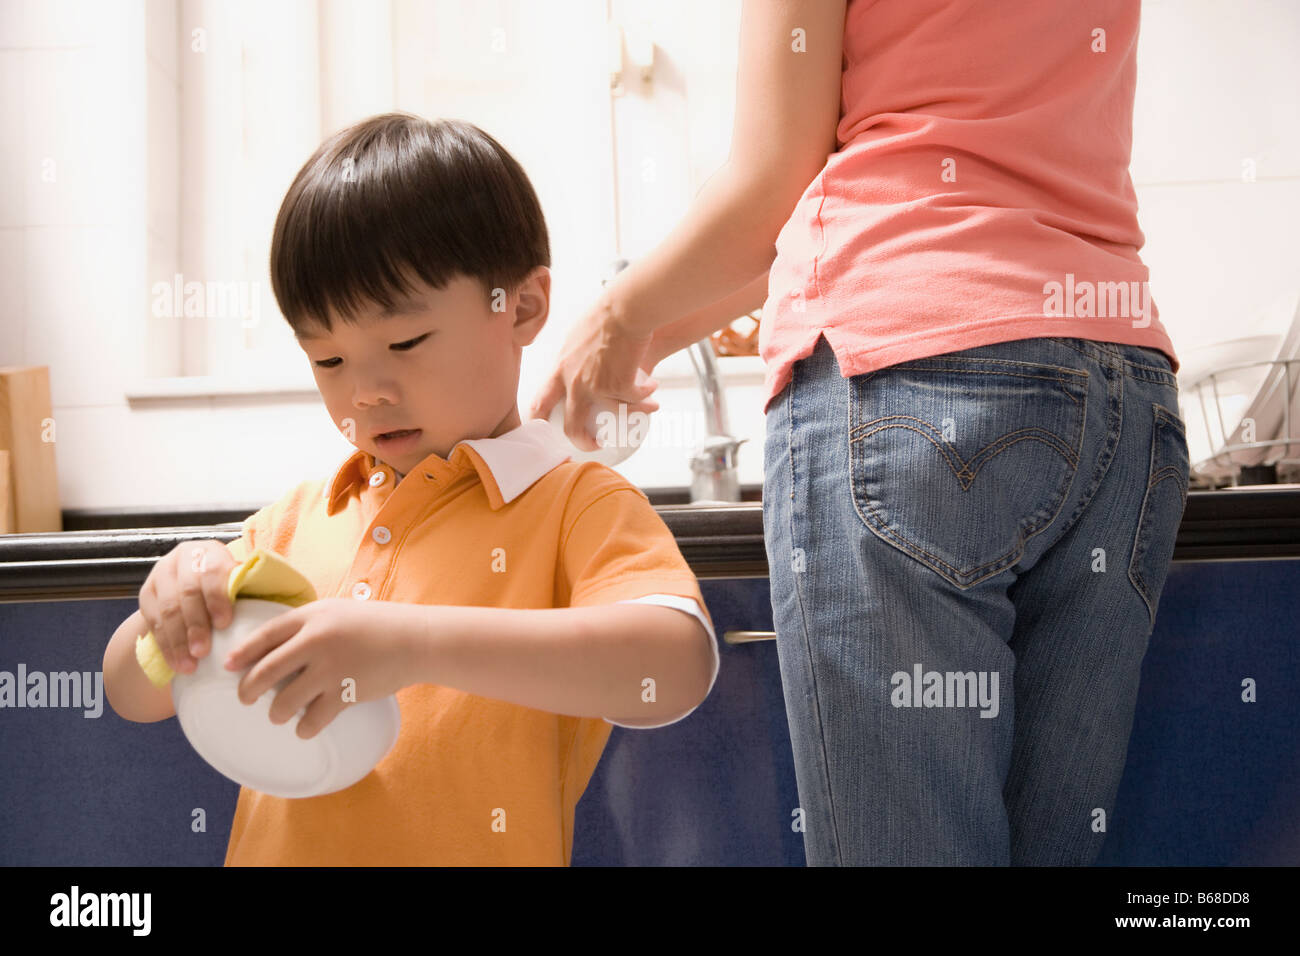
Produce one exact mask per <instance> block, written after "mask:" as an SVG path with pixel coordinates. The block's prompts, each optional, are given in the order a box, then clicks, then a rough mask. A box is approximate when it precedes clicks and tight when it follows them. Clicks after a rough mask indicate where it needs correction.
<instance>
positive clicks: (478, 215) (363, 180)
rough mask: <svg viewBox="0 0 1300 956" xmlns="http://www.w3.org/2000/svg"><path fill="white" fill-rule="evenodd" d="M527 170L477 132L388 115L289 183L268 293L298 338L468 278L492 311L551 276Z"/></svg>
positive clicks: (352, 133)
mask: <svg viewBox="0 0 1300 956" xmlns="http://www.w3.org/2000/svg"><path fill="white" fill-rule="evenodd" d="M550 264H551V250H550V241H549V238H548V236H547V232H546V220H545V219H544V218H543V216H542V207H541V204H540V203H539V202H538V200H537V194H536V193H535V192H534V191H533V187H532V183H530V182H529V180H528V176H527V175H526V174H525V173H524V170H523V168H522V167H521V166H520V165H519V163H518V162H517V161H516V160H515V158H514V157H513V156H511V155H510V154H509V153H508V152H506V150H505V148H504V147H502V146H501V144H500V143H498V142H497V141H496V140H495V139H493V138H492V137H491V136H489V135H488V134H487V133H485V132H483V130H481V129H479V128H478V127H477V126H475V125H474V124H472V123H467V122H464V121H462V120H454V119H441V120H435V121H432V122H430V121H429V120H426V119H424V118H423V117H420V116H416V115H414V114H411V113H404V112H395V113H382V114H380V115H378V116H372V117H370V118H369V119H366V120H363V121H361V122H360V123H357V124H355V125H353V126H350V127H348V128H347V129H344V130H342V131H340V132H338V133H335V134H334V135H333V136H331V137H330V138H329V139H327V140H326V141H325V142H324V143H322V144H321V145H320V147H319V148H318V149H317V150H316V152H315V153H314V154H313V155H312V157H311V159H309V160H307V162H306V163H305V164H304V165H303V167H302V169H300V170H299V171H298V175H297V176H296V177H295V178H294V181H293V184H292V185H291V186H290V187H289V191H288V193H286V194H285V197H284V202H283V203H281V205H280V212H279V214H278V215H277V216H276V220H275V231H274V233H273V234H272V237H271V288H272V290H273V291H274V293H275V298H276V301H277V302H278V303H279V306H280V312H281V313H282V314H283V315H284V317H285V319H286V320H288V322H289V325H290V326H291V327H292V328H293V330H294V333H295V334H302V333H308V334H310V332H311V331H313V330H314V329H315V328H318V327H323V328H324V329H325V330H326V331H329V330H331V329H332V324H331V321H330V310H331V309H332V310H334V312H335V313H337V314H338V315H339V316H340V317H341V318H342V319H343V321H345V322H348V323H350V324H355V323H356V322H357V321H358V319H359V315H358V314H357V310H358V308H359V307H364V306H365V305H366V304H367V303H376V304H378V305H380V306H382V307H384V308H392V307H393V305H394V304H395V303H396V302H398V301H400V300H401V299H403V298H405V297H406V296H407V295H409V294H410V293H411V292H412V291H413V288H414V287H413V285H412V278H413V277H415V276H418V277H419V278H421V279H423V280H424V281H425V282H427V283H428V284H429V285H431V286H432V287H433V288H435V289H443V288H445V287H446V284H447V283H448V281H450V280H452V279H455V278H458V277H461V276H468V277H471V278H474V279H477V280H479V282H480V283H481V284H482V286H483V290H484V294H485V295H486V296H487V297H488V298H489V299H490V298H491V296H492V295H493V291H492V290H494V289H504V290H505V292H506V293H507V294H509V293H511V292H514V291H515V290H516V289H517V288H518V287H519V285H520V284H521V283H522V281H523V280H524V278H526V277H527V275H528V274H529V273H530V272H532V271H533V270H534V269H535V268H537V267H538V266H546V267H548V268H549V267H550Z"/></svg>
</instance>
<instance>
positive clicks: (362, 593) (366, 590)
mask: <svg viewBox="0 0 1300 956" xmlns="http://www.w3.org/2000/svg"><path fill="white" fill-rule="evenodd" d="M352 596H353V597H354V598H356V599H357V600H358V601H364V600H366V599H367V598H369V597H370V585H369V584H367V583H366V582H365V581H358V582H357V583H356V584H354V585H352Z"/></svg>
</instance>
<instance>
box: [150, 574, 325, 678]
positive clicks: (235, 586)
mask: <svg viewBox="0 0 1300 956" xmlns="http://www.w3.org/2000/svg"><path fill="white" fill-rule="evenodd" d="M226 594H227V595H229V597H230V601H231V603H232V604H233V603H234V601H235V600H236V598H241V597H245V598H258V599H260V600H262V601H278V602H279V603H280V604H288V605H289V606H290V607H301V606H302V605H304V604H307V603H308V602H310V601H314V600H316V589H315V588H314V587H312V584H311V581H309V580H307V578H306V577H305V576H304V575H303V574H302V572H300V571H298V570H297V569H296V568H295V567H294V566H293V565H291V564H290V563H289V562H288V561H286V560H285V559H284V558H282V557H280V555H278V554H276V553H275V552H274V551H267V550H265V549H264V548H258V549H257V550H256V551H254V552H253V554H252V555H251V556H250V557H249V558H248V560H247V561H243V562H241V563H240V564H237V565H235V566H234V567H233V568H231V569H230V578H229V579H228V580H227V582H226ZM135 659H136V660H137V661H139V663H140V668H141V669H142V670H143V671H144V672H145V675H146V676H147V677H148V678H149V680H150V681H151V682H152V683H153V685H154V686H155V687H166V686H167V684H168V683H169V682H170V681H171V679H172V678H173V677H175V676H176V672H175V671H174V670H172V669H171V667H170V666H169V665H168V664H167V659H166V658H164V657H163V653H162V649H161V648H159V647H158V642H157V641H156V640H155V639H154V636H153V631H150V632H149V633H148V634H145V635H144V636H142V637H137V638H136V639H135Z"/></svg>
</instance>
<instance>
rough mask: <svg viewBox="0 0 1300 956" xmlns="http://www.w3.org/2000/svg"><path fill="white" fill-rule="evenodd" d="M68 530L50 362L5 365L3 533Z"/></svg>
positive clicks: (0, 425)
mask: <svg viewBox="0 0 1300 956" xmlns="http://www.w3.org/2000/svg"><path fill="white" fill-rule="evenodd" d="M4 459H7V460H4ZM62 530H63V511H62V509H61V508H60V507H59V473H58V469H57V468H56V467H55V462H54V413H53V408H52V405H51V403H50V369H49V366H47V365H37V366H14V365H7V366H0V534H15V533H17V534H31V533H35V532H47V531H62Z"/></svg>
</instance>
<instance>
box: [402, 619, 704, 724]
mask: <svg viewBox="0 0 1300 956" xmlns="http://www.w3.org/2000/svg"><path fill="white" fill-rule="evenodd" d="M392 607H393V608H394V609H400V610H397V611H396V613H395V614H394V617H395V619H396V620H395V624H396V625H397V627H399V628H400V629H401V631H400V632H401V633H402V635H403V638H404V639H403V640H402V645H403V646H404V647H405V648H406V649H407V652H408V659H409V661H410V667H411V671H410V672H411V675H412V680H411V683H429V684H440V685H443V686H445V687H454V688H456V689H457V690H462V691H464V692H466V693H468V694H477V695H479V696H481V697H491V698H495V699H497V700H505V701H509V702H510V703H513V704H519V705H521V706H523V707H532V708H535V709H537V710H545V711H549V712H551V713H557V714H569V715H572V716H575V717H603V718H608V719H609V720H611V721H617V722H618V723H620V724H630V725H637V724H646V725H654V724H663V723H668V722H671V721H673V720H675V719H677V718H679V717H682V716H684V715H685V714H688V713H690V711H691V710H693V709H694V708H695V707H697V706H699V704H700V703H701V702H702V701H703V700H704V698H705V697H706V696H707V694H708V691H709V684H710V681H711V679H712V676H713V651H712V649H711V648H710V647H709V641H710V640H711V638H710V637H709V635H708V632H707V631H706V630H705V629H704V627H703V625H701V624H700V622H699V621H697V620H695V619H693V618H692V617H691V616H689V615H687V614H683V613H682V612H681V611H678V610H676V609H675V608H670V607H660V606H655V605H649V604H597V605H589V606H584V607H568V608H543V609H536V610H521V609H514V608H495V607H464V606H446V605H419V604H393V605H392Z"/></svg>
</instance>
